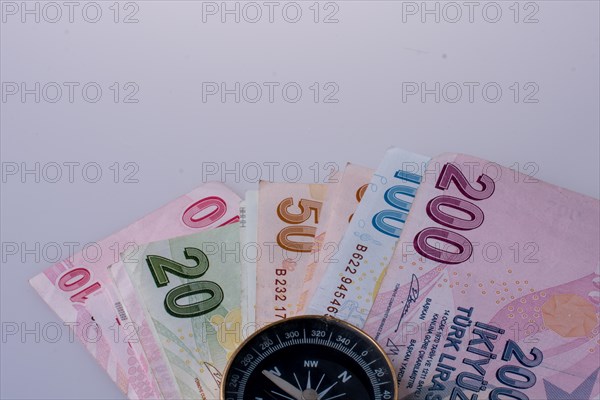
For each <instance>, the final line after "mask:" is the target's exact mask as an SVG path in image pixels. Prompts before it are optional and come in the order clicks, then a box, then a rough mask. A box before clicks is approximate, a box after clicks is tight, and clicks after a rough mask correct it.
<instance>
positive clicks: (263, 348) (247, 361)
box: [221, 316, 397, 400]
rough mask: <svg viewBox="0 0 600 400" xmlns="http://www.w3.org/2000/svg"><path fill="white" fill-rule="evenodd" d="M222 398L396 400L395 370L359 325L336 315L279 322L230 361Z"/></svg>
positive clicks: (223, 399) (244, 345)
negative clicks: (357, 326)
mask: <svg viewBox="0 0 600 400" xmlns="http://www.w3.org/2000/svg"><path fill="white" fill-rule="evenodd" d="M221 399H222V400H348V399H361V400H396V399H397V392H396V379H395V373H394V369H393V367H392V365H391V363H390V361H389V359H388V358H387V356H386V355H385V353H384V351H383V350H382V349H381V347H379V345H377V343H376V342H375V341H374V340H373V339H371V338H370V337H369V336H368V335H367V334H365V333H364V332H362V331H361V330H359V329H358V328H356V327H354V326H352V325H350V324H348V323H346V322H343V321H340V320H337V319H335V318H331V317H322V316H301V317H294V318H289V319H286V320H283V321H279V322H275V323H273V324H270V325H268V326H266V327H265V328H263V329H261V330H259V331H257V332H256V333H254V334H253V335H252V336H250V337H249V338H248V339H247V340H246V341H245V342H244V343H243V344H242V345H241V346H240V348H239V349H238V350H237V352H236V353H235V354H234V355H233V356H232V358H231V359H230V361H229V365H228V367H227V370H226V371H225V376H224V378H223V383H222V386H221Z"/></svg>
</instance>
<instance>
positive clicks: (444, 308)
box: [365, 154, 600, 400]
mask: <svg viewBox="0 0 600 400" xmlns="http://www.w3.org/2000/svg"><path fill="white" fill-rule="evenodd" d="M527 178H528V177H525V176H524V175H521V174H519V173H517V172H515V171H512V170H510V169H507V168H504V167H500V166H498V165H497V164H494V163H491V162H487V161H484V160H481V159H477V158H473V157H469V156H464V155H456V154H446V155H442V156H439V157H437V158H435V159H433V160H431V161H430V162H429V164H428V166H427V173H426V174H425V176H424V180H423V182H422V183H421V188H420V189H419V191H418V193H417V196H416V198H415V201H414V203H413V206H412V209H411V213H410V215H409V217H408V220H407V223H406V225H405V228H404V232H403V233H402V236H401V238H400V241H399V242H398V246H397V247H396V250H395V252H394V256H393V258H392V260H391V262H390V264H389V266H388V269H387V273H386V276H385V278H384V280H383V283H382V286H381V288H380V291H379V294H378V296H377V298H376V301H375V304H374V306H373V308H372V309H371V312H370V314H369V317H368V319H367V322H366V325H365V329H366V331H367V332H368V333H369V334H371V335H372V336H373V337H374V338H375V339H376V340H377V341H378V342H379V343H380V344H381V345H382V346H383V347H384V348H385V349H386V351H387V353H388V354H389V355H390V357H391V359H392V362H393V364H394V366H395V368H396V371H397V374H398V382H399V393H400V398H404V399H406V398H410V399H415V400H419V399H426V400H437V399H470V400H474V399H478V398H479V399H484V398H485V399H490V400H498V399H517V400H525V399H532V400H533V399H536V400H537V399H549V400H555V399H597V398H598V396H599V392H600V386H599V381H598V372H599V368H600V344H599V343H600V340H599V339H600V336H599V327H598V318H599V304H600V275H599V272H600V271H599V269H598V268H599V264H598V263H599V257H600V254H599V242H600V237H599V235H600V231H599V229H600V228H599V219H600V212H599V208H600V207H599V202H598V200H597V199H593V198H590V197H586V196H583V195H580V194H577V193H574V192H571V191H568V190H566V189H562V188H559V187H556V186H552V185H549V184H547V183H544V182H541V181H536V182H531V181H530V180H529V179H527Z"/></svg>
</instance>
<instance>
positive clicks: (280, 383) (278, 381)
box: [262, 369, 302, 400]
mask: <svg viewBox="0 0 600 400" xmlns="http://www.w3.org/2000/svg"><path fill="white" fill-rule="evenodd" d="M262 374H263V375H264V376H266V377H267V378H269V380H270V381H271V382H273V383H274V384H275V386H277V387H278V388H279V389H281V390H283V391H284V392H286V393H287V394H289V395H290V396H293V398H292V400H302V391H301V390H299V389H296V387H295V386H294V385H292V384H291V383H289V382H288V381H286V380H285V379H282V378H280V377H278V376H277V375H275V374H274V373H272V372H271V371H267V370H265V369H263V371H262ZM273 393H275V392H273ZM277 394H279V393H277ZM288 398H289V397H288Z"/></svg>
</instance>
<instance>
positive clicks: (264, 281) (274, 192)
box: [256, 181, 327, 326]
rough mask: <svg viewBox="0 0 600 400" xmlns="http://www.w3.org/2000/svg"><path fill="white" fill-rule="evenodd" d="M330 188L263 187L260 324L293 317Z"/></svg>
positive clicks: (258, 295) (258, 292) (258, 293)
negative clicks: (324, 201) (322, 209)
mask: <svg viewBox="0 0 600 400" xmlns="http://www.w3.org/2000/svg"><path fill="white" fill-rule="evenodd" d="M326 190H327V185H325V184H304V183H271V182H265V181H261V182H260V185H259V193H258V195H259V199H258V200H259V201H258V244H259V247H260V250H261V254H260V256H259V258H258V262H257V265H256V268H257V270H256V280H257V283H256V285H257V290H256V323H257V324H258V325H260V326H262V325H264V324H266V323H269V322H273V321H276V320H278V319H283V318H287V317H291V316H293V315H294V314H295V312H296V310H295V307H296V305H297V304H298V299H299V296H300V291H301V289H302V282H303V280H304V272H305V268H306V266H307V265H308V263H309V262H310V261H311V259H312V254H311V251H312V249H313V246H314V240H315V235H316V231H317V225H318V224H319V223H320V222H321V208H322V206H323V200H324V199H325V194H326Z"/></svg>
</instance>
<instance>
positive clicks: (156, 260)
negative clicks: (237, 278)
mask: <svg viewBox="0 0 600 400" xmlns="http://www.w3.org/2000/svg"><path fill="white" fill-rule="evenodd" d="M183 253H184V255H185V258H186V259H188V260H194V261H195V263H196V265H194V266H191V267H190V266H187V265H184V264H181V263H178V262H177V261H173V260H169V259H168V258H165V257H162V256H155V255H149V256H147V257H146V261H147V262H148V266H149V267H150V271H151V272H152V277H153V278H154V282H155V283H156V286H157V287H162V286H166V285H167V284H168V283H169V277H168V276H167V271H169V272H171V273H172V274H174V275H177V276H179V277H181V278H187V279H193V278H199V277H201V276H202V275H204V274H205V273H206V271H208V257H206V254H204V252H203V251H202V250H200V249H197V248H194V247H186V248H185V250H184V252H183ZM194 294H199V295H202V294H204V295H208V296H209V297H208V298H205V299H203V300H199V301H197V302H195V303H191V304H186V305H179V304H178V303H177V301H179V300H181V299H182V298H184V297H187V296H191V295H194ZM222 301H223V289H221V287H220V286H219V285H217V284H216V283H215V282H211V281H196V282H188V283H184V284H182V285H179V286H177V287H176V288H174V289H171V290H170V291H169V293H167V297H165V309H166V310H167V312H168V313H169V314H171V315H172V316H174V317H177V318H192V317H197V316H200V315H203V314H206V313H208V312H211V311H212V310H214V309H215V308H217V307H218V306H219V305H220V304H221V302H222Z"/></svg>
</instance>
